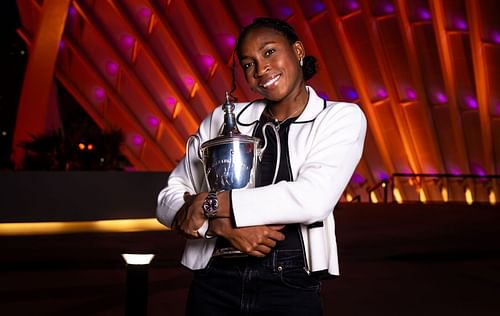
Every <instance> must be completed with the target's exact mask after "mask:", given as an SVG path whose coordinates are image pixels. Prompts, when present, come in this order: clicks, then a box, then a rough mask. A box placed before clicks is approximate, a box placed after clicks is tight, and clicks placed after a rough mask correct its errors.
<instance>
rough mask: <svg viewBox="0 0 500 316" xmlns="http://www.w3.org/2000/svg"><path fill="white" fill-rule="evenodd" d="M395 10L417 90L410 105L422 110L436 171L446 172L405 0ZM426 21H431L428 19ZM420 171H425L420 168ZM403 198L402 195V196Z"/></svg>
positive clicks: (402, 191)
mask: <svg viewBox="0 0 500 316" xmlns="http://www.w3.org/2000/svg"><path fill="white" fill-rule="evenodd" d="M396 6H397V12H398V13H399V14H398V16H399V19H398V21H399V25H400V28H401V30H402V40H403V44H404V46H405V52H406V54H407V56H408V59H407V60H408V63H409V67H410V72H411V77H412V79H413V83H414V85H415V90H416V92H417V96H420V97H419V98H418V101H417V102H418V104H412V105H411V106H419V109H420V111H421V112H424V113H423V114H424V115H422V116H421V118H423V119H424V120H425V123H424V125H423V126H421V128H424V129H425V130H426V133H427V135H432V137H431V138H427V141H428V142H429V143H430V146H432V148H433V152H434V153H435V154H436V157H435V162H436V164H437V166H436V167H437V172H439V173H446V171H445V170H446V168H445V162H444V157H443V155H442V153H441V151H440V149H439V144H438V142H437V139H438V137H437V135H436V130H435V129H434V128H432V127H433V126H434V122H433V121H432V119H431V118H432V113H431V111H430V109H431V105H430V104H429V102H428V99H427V97H426V95H427V93H426V89H425V85H424V80H425V79H424V76H423V75H422V72H421V70H420V67H419V63H418V57H417V47H416V45H415V40H414V34H413V28H412V25H411V23H410V18H409V17H408V6H407V1H406V0H397V2H396ZM428 23H431V22H430V21H429V22H428ZM422 172H426V171H425V170H422ZM424 188H425V192H426V194H427V195H428V196H430V192H429V191H430V190H429V188H428V184H427V183H425V184H424ZM400 193H401V194H402V195H404V190H400ZM403 200H404V196H403Z"/></svg>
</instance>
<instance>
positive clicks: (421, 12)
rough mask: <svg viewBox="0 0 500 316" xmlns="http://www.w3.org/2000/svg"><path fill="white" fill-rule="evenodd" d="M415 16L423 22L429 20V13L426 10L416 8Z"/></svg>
mask: <svg viewBox="0 0 500 316" xmlns="http://www.w3.org/2000/svg"><path fill="white" fill-rule="evenodd" d="M417 14H418V16H419V17H420V19H422V20H424V21H428V20H430V19H431V13H430V12H429V10H427V9H425V8H418V9H417Z"/></svg>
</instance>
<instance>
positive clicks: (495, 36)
mask: <svg viewBox="0 0 500 316" xmlns="http://www.w3.org/2000/svg"><path fill="white" fill-rule="evenodd" d="M491 40H492V41H493V42H494V43H497V44H500V32H499V31H493V32H491Z"/></svg>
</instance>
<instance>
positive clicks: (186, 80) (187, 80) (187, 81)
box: [184, 76, 194, 89]
mask: <svg viewBox="0 0 500 316" xmlns="http://www.w3.org/2000/svg"><path fill="white" fill-rule="evenodd" d="M184 83H185V84H186V86H187V87H188V88H189V89H191V88H193V86H194V79H193V77H191V76H184Z"/></svg>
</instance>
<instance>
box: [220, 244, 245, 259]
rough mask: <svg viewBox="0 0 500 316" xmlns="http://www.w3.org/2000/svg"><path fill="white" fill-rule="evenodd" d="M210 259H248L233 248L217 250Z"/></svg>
mask: <svg viewBox="0 0 500 316" xmlns="http://www.w3.org/2000/svg"><path fill="white" fill-rule="evenodd" d="M212 257H230V258H238V257H248V255H247V254H246V253H243V252H241V251H240V250H238V249H236V248H233V247H224V248H219V249H217V250H215V251H214V254H213V255H212Z"/></svg>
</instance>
